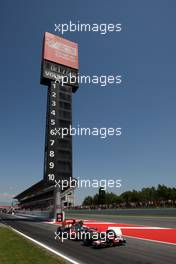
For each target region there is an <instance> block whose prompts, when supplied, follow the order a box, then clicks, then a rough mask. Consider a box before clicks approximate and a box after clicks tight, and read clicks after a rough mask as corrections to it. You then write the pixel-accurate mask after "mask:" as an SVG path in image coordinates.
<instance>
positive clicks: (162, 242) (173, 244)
mask: <svg viewBox="0 0 176 264" xmlns="http://www.w3.org/2000/svg"><path fill="white" fill-rule="evenodd" d="M123 236H124V237H129V238H135V239H139V240H146V241H149V242H157V243H161V244H167V245H172V246H176V244H175V243H170V242H164V241H159V240H152V239H147V238H141V237H135V236H126V235H123Z"/></svg>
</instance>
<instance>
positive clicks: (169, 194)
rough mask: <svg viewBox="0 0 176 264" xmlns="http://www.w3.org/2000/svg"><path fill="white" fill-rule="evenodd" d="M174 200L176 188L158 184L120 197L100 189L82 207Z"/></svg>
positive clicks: (128, 192)
mask: <svg viewBox="0 0 176 264" xmlns="http://www.w3.org/2000/svg"><path fill="white" fill-rule="evenodd" d="M175 200H176V188H170V187H167V186H165V185H161V184H159V185H158V186H157V188H155V187H153V186H152V187H147V188H143V189H142V190H141V191H136V190H132V191H126V192H124V193H122V194H121V195H119V196H118V195H116V194H114V193H112V192H111V193H109V192H105V191H104V190H102V189H101V188H100V189H99V192H98V193H97V194H95V195H94V196H93V197H91V196H87V197H86V198H85V199H84V202H83V205H86V206H95V205H103V204H106V205H113V204H120V203H126V204H130V203H135V204H140V203H144V204H145V203H147V202H153V203H156V204H157V202H161V201H175Z"/></svg>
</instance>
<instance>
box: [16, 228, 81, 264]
mask: <svg viewBox="0 0 176 264" xmlns="http://www.w3.org/2000/svg"><path fill="white" fill-rule="evenodd" d="M11 229H12V230H14V231H15V232H16V233H18V234H20V235H21V236H23V237H25V238H27V239H29V240H30V241H32V242H34V243H35V244H37V245H39V246H41V247H43V248H45V249H47V250H48V251H50V252H52V253H54V254H55V255H57V256H59V257H61V258H63V259H65V260H67V261H69V262H70V263H73V264H80V263H79V262H77V261H75V260H73V259H71V258H69V257H67V256H66V255H63V254H62V253H59V252H58V251H56V250H54V249H52V248H51V247H48V246H47V245H45V244H43V243H41V242H39V241H37V240H36V239H33V238H32V237H29V236H27V235H25V234H24V233H22V232H20V231H18V230H16V229H15V228H13V227H11Z"/></svg>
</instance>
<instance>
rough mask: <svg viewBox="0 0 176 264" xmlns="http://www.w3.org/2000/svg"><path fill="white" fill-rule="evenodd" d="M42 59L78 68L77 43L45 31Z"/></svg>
mask: <svg viewBox="0 0 176 264" xmlns="http://www.w3.org/2000/svg"><path fill="white" fill-rule="evenodd" d="M43 59H44V60H48V61H52V62H55V63H58V64H61V65H64V66H68V67H70V68H73V69H78V44H77V43H75V42H72V41H69V40H67V39H64V38H61V37H59V36H56V35H53V34H51V33H48V32H45V36H44V47H43Z"/></svg>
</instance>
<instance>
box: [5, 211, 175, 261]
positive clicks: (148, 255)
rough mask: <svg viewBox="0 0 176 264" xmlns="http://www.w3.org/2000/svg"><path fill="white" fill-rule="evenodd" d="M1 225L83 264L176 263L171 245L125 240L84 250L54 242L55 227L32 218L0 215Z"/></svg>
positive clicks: (70, 244)
mask: <svg viewBox="0 0 176 264" xmlns="http://www.w3.org/2000/svg"><path fill="white" fill-rule="evenodd" d="M93 217H94V216H93ZM102 220H104V221H105V220H106V219H104V218H103V219H102ZM123 220H124V219H123ZM113 221H114V219H113ZM163 221H164V220H163ZM0 222H2V223H4V224H6V225H9V226H11V227H13V228H15V229H17V230H18V231H21V232H23V233H24V234H26V235H28V236H30V237H32V238H34V239H36V240H38V241H39V242H42V243H44V244H45V245H47V246H49V247H51V248H53V249H54V250H56V251H59V252H60V253H62V254H65V255H67V256H68V257H70V258H72V259H74V260H76V261H77V262H78V263H82V264H83V263H84V264H109V263H110V264H126V263H127V264H128V263H129V264H150V263H151V264H166V263H169V264H175V259H176V246H174V245H168V244H161V243H156V242H149V241H144V240H138V239H135V238H127V244H126V245H125V246H120V247H113V248H105V249H93V248H89V247H84V246H83V245H82V242H80V241H78V242H75V241H69V240H67V241H65V242H64V243H60V242H58V241H56V240H55V239H54V232H55V231H56V228H57V227H56V226H55V225H52V224H48V223H44V222H42V221H39V220H36V219H35V220H34V219H33V218H20V217H17V216H12V215H7V214H1V213H0ZM123 222H124V221H123ZM163 223H164V222H163ZM9 264H10V263H9Z"/></svg>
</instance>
